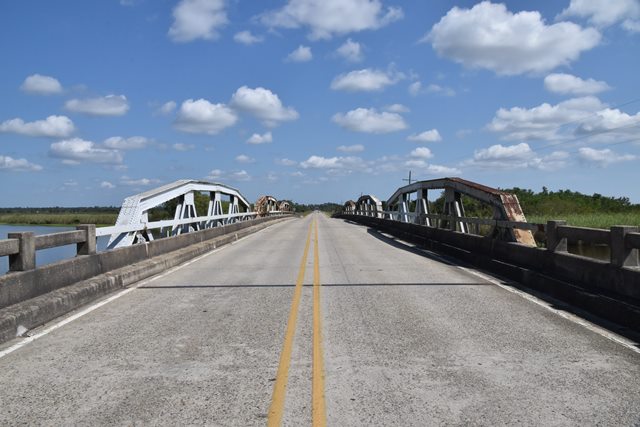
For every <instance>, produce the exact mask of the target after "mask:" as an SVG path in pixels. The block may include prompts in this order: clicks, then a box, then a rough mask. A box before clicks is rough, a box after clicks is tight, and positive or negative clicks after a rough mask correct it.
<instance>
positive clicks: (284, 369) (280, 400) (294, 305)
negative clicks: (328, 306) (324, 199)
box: [267, 223, 317, 427]
mask: <svg viewBox="0 0 640 427" xmlns="http://www.w3.org/2000/svg"><path fill="white" fill-rule="evenodd" d="M312 227H313V223H311V224H309V232H308V233H307V242H306V243H305V246H304V254H303V255H302V260H301V261H300V269H299V270H298V279H297V281H296V288H295V291H294V292H293V300H292V301H291V310H290V312H289V320H288V321H287V330H286V332H285V335H284V344H283V345H282V353H281V354H280V364H279V365H278V373H277V374H276V383H275V384H274V386H273V395H272V396H271V407H270V408H269V415H268V418H267V426H269V427H277V426H280V423H281V421H282V414H283V412H284V400H285V394H286V391H287V380H288V379H289V365H291V351H292V349H293V337H294V335H295V333H296V320H297V318H298V306H299V305H300V297H301V295H302V283H303V282H304V273H305V269H306V264H307V257H308V255H309V244H310V242H311V229H312ZM316 232H317V231H316Z"/></svg>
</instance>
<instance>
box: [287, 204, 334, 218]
mask: <svg viewBox="0 0 640 427" xmlns="http://www.w3.org/2000/svg"><path fill="white" fill-rule="evenodd" d="M291 206H293V209H294V211H295V212H296V213H297V214H302V215H308V214H309V213H310V212H312V211H315V210H319V211H322V212H326V213H328V214H333V213H336V212H340V211H342V205H341V204H338V203H332V202H326V203H316V204H309V205H305V204H298V203H293V202H291Z"/></svg>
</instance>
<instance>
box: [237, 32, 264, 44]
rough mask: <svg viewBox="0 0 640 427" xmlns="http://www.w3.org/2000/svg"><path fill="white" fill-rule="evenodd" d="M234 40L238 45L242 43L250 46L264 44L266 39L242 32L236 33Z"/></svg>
mask: <svg viewBox="0 0 640 427" xmlns="http://www.w3.org/2000/svg"><path fill="white" fill-rule="evenodd" d="M233 40H235V41H236V42H237V43H242V44H244V45H247V46H250V45H252V44H256V43H262V42H263V41H264V37H262V36H254V35H253V34H251V31H247V30H245V31H240V32H238V33H235V34H234V36H233Z"/></svg>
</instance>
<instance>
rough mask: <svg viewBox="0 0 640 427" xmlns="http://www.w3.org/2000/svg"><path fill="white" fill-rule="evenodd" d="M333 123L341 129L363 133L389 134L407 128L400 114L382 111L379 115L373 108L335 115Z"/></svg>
mask: <svg viewBox="0 0 640 427" xmlns="http://www.w3.org/2000/svg"><path fill="white" fill-rule="evenodd" d="M333 121H334V122H335V123H337V124H338V125H340V126H341V127H343V128H345V129H348V130H351V131H355V132H365V133H378V134H379V133H389V132H395V131H399V130H403V129H406V128H407V124H406V123H405V121H404V119H403V118H402V116H401V115H400V114H397V113H389V112H387V111H383V112H381V113H379V112H378V111H376V110H375V109H374V108H357V109H355V110H351V111H349V112H347V113H344V114H343V113H337V114H335V115H334V116H333Z"/></svg>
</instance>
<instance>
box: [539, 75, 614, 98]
mask: <svg viewBox="0 0 640 427" xmlns="http://www.w3.org/2000/svg"><path fill="white" fill-rule="evenodd" d="M544 87H545V89H547V90H548V91H549V92H554V93H560V94H572V95H595V94H597V93H600V92H604V91H606V90H609V89H611V87H610V86H609V85H608V84H607V83H606V82H603V81H598V80H594V79H587V80H584V79H581V78H580V77H576V76H573V75H571V74H565V73H554V74H549V75H548V76H546V77H545V78H544Z"/></svg>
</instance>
